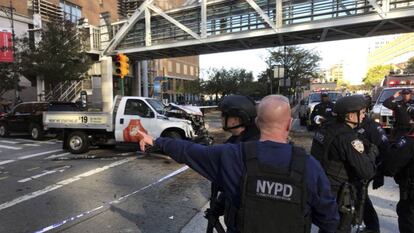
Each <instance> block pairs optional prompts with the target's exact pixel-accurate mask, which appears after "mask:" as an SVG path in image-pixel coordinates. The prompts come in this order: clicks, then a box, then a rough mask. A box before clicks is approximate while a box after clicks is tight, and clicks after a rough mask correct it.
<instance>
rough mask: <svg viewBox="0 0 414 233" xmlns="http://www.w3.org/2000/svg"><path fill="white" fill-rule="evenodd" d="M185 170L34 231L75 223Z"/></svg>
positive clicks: (37, 232)
mask: <svg viewBox="0 0 414 233" xmlns="http://www.w3.org/2000/svg"><path fill="white" fill-rule="evenodd" d="M187 169H188V166H184V167H181V168H180V169H178V170H176V171H174V172H172V173H170V174H168V175H166V176H164V177H162V178H161V179H159V180H157V181H155V182H154V183H151V184H149V185H146V186H144V187H142V188H140V189H137V190H135V191H133V192H132V193H129V194H126V195H124V196H122V197H120V198H118V199H116V200H113V201H111V202H109V203H107V204H105V205H101V206H98V207H96V208H94V209H91V210H88V211H85V212H83V213H80V214H78V215H76V216H73V217H69V218H67V219H65V220H63V221H60V222H58V223H55V224H52V225H50V226H47V227H45V228H43V229H40V230H38V231H35V233H43V232H47V231H50V230H53V229H56V228H58V227H61V226H63V225H64V224H66V223H69V222H73V221H75V220H78V219H80V218H83V217H85V216H88V215H90V214H92V213H94V212H96V211H98V210H100V209H109V208H110V207H111V206H112V205H114V204H118V203H120V202H122V200H124V199H127V198H128V197H130V196H132V195H134V194H137V193H139V192H142V191H144V190H146V189H148V188H150V187H152V186H154V185H157V184H159V183H161V182H163V181H164V180H167V179H169V178H171V177H173V176H176V175H178V174H180V173H182V172H184V171H186V170H187Z"/></svg>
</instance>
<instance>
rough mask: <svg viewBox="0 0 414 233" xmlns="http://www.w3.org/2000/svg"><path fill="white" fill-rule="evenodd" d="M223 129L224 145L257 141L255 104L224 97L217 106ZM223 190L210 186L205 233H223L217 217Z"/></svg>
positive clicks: (241, 98)
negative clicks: (227, 134) (227, 135)
mask: <svg viewBox="0 0 414 233" xmlns="http://www.w3.org/2000/svg"><path fill="white" fill-rule="evenodd" d="M218 107H219V109H220V111H221V116H222V123H223V129H224V130H225V131H228V132H230V133H231V136H230V137H229V138H228V139H227V140H226V142H225V143H239V142H247V141H253V140H259V137H260V132H259V129H258V128H257V126H256V124H255V122H254V120H255V118H256V103H255V102H254V101H253V100H252V99H250V98H248V97H247V96H242V95H229V96H225V97H224V98H223V99H222V101H221V102H220V103H219V105H218ZM222 191H223V189H222V188H221V187H220V186H219V185H218V184H217V183H212V184H211V197H210V208H208V209H207V210H206V212H205V217H206V218H207V220H208V225H207V233H212V232H213V228H216V231H217V232H219V233H221V232H224V229H223V227H222V226H221V224H220V221H219V217H220V216H221V215H223V214H224V209H225V198H224V195H223V193H222Z"/></svg>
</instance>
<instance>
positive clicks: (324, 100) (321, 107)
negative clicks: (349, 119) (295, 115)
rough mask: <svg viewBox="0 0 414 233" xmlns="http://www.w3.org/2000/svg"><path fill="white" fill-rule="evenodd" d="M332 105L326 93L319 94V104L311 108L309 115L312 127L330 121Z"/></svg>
mask: <svg viewBox="0 0 414 233" xmlns="http://www.w3.org/2000/svg"><path fill="white" fill-rule="evenodd" d="M333 108H334V104H333V103H332V102H331V101H330V100H329V96H328V94H327V93H321V102H320V103H319V104H317V105H315V107H314V108H313V111H312V113H311V115H310V119H311V122H312V124H313V125H314V126H316V125H320V124H321V123H323V122H326V121H329V120H331V119H332V116H333V115H332V110H333Z"/></svg>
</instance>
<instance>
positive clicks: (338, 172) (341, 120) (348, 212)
mask: <svg viewBox="0 0 414 233" xmlns="http://www.w3.org/2000/svg"><path fill="white" fill-rule="evenodd" d="M334 112H335V113H336V114H337V116H336V118H335V120H334V121H331V122H328V123H326V124H324V125H323V126H322V128H321V129H320V130H319V131H318V132H316V133H315V136H314V138H313V141H312V148H311V154H312V155H313V156H315V157H316V159H318V160H319V161H320V162H321V164H322V167H323V168H324V169H325V172H326V174H327V175H328V178H329V180H330V182H331V190H332V193H333V195H334V196H335V197H337V201H338V204H339V210H340V215H341V222H340V226H339V228H338V232H350V231H351V224H352V221H353V220H354V217H355V216H354V214H355V211H354V209H355V207H356V204H355V202H356V192H355V187H354V185H353V184H355V183H356V182H359V181H360V180H369V179H371V178H372V177H373V176H374V175H375V158H376V156H377V154H378V149H377V148H376V147H375V146H370V147H369V148H366V146H364V143H363V142H362V141H361V140H360V139H359V138H358V134H357V133H356V132H355V131H354V129H355V128H357V127H358V126H359V125H360V123H361V122H362V119H363V118H364V117H365V99H364V98H363V97H362V96H359V95H353V96H346V97H343V98H341V99H339V100H338V101H337V102H336V104H335V107H334Z"/></svg>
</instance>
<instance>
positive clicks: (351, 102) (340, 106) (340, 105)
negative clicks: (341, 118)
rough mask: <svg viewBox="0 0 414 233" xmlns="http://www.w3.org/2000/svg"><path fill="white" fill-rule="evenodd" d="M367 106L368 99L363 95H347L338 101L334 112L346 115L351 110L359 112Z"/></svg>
mask: <svg viewBox="0 0 414 233" xmlns="http://www.w3.org/2000/svg"><path fill="white" fill-rule="evenodd" d="M365 107H366V101H365V98H364V97H363V96H362V95H351V96H345V97H343V98H340V99H339V100H338V101H336V103H335V106H334V112H335V113H336V114H338V115H345V114H347V113H351V112H359V111H360V110H361V109H364V108H365Z"/></svg>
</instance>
